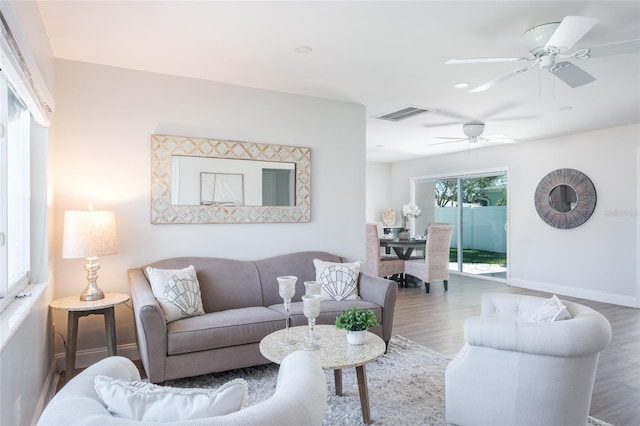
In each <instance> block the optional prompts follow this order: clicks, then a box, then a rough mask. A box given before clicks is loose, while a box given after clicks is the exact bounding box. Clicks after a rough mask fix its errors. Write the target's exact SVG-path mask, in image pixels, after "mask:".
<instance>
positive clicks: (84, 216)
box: [62, 210, 118, 259]
mask: <svg viewBox="0 0 640 426" xmlns="http://www.w3.org/2000/svg"><path fill="white" fill-rule="evenodd" d="M117 245H118V238H117V236H116V216H115V214H114V212H112V211H93V210H67V211H65V212H64V234H63V237H62V257H63V258H67V259H77V258H82V257H84V258H87V257H98V256H106V255H109V254H115V253H117V252H118V249H117Z"/></svg>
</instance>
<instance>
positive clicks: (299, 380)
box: [38, 351, 327, 426]
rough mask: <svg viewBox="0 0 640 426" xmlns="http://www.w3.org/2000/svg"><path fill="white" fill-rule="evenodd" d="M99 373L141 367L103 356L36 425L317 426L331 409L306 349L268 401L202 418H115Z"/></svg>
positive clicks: (285, 364)
mask: <svg viewBox="0 0 640 426" xmlns="http://www.w3.org/2000/svg"><path fill="white" fill-rule="evenodd" d="M98 375H103V376H107V377H112V378H114V379H121V380H125V381H138V380H140V374H139V372H138V369H137V368H136V366H135V365H134V364H133V363H132V362H131V361H129V360H128V359H127V358H123V357H119V356H112V357H109V358H105V359H103V360H101V361H99V362H98V363H96V364H93V365H92V366H90V367H89V368H87V369H86V370H83V371H82V372H80V374H78V375H77V376H76V377H74V378H73V379H72V380H71V381H70V382H69V383H67V384H66V385H64V387H63V388H62V389H61V390H60V392H58V393H57V394H56V395H55V396H54V397H53V399H52V400H51V401H50V402H49V404H47V406H46V408H45V409H44V411H43V412H42V415H41V416H40V419H39V420H38V426H75V425H77V426H110V425H114V426H140V425H145V426H151V425H158V426H160V425H174V426H217V425H220V426H234V425H238V426H241V425H242V426H248V425H279V426H315V425H320V424H322V418H323V417H324V411H325V408H326V406H327V382H326V379H325V375H324V373H323V372H322V369H321V368H320V363H319V362H318V360H317V359H316V358H315V357H313V356H312V355H310V354H309V353H308V352H305V351H298V352H293V353H292V354H289V355H288V356H287V357H286V358H285V359H284V360H283V361H282V365H281V366H280V369H279V371H278V379H277V380H278V382H277V385H276V389H275V392H274V394H273V395H271V396H270V397H269V398H267V399H265V400H263V401H260V402H258V403H256V404H254V405H252V406H249V407H245V408H242V409H241V410H240V411H237V412H235V413H230V414H226V415H223V416H217V417H207V418H202V419H192V420H186V419H185V420H182V421H174V422H166V423H164V422H163V423H155V422H153V423H150V422H142V421H136V420H129V419H124V418H119V417H113V416H112V415H111V413H109V411H108V410H107V408H106V407H105V405H104V404H103V402H102V400H101V399H100V397H99V396H98V394H97V393H96V390H95V387H94V380H95V377H96V376H98ZM248 391H249V392H252V389H249V390H248ZM166 409H167V410H171V409H172V407H171V406H167V407H166Z"/></svg>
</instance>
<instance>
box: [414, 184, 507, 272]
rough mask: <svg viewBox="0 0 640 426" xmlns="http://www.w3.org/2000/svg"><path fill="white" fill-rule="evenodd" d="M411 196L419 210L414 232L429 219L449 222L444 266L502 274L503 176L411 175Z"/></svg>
mask: <svg viewBox="0 0 640 426" xmlns="http://www.w3.org/2000/svg"><path fill="white" fill-rule="evenodd" d="M415 198H416V203H417V204H418V205H419V206H433V209H431V208H429V207H427V208H424V209H423V215H422V216H420V217H418V218H416V220H415V226H416V231H417V230H419V229H422V228H424V229H426V226H427V225H428V223H430V222H445V223H451V224H453V225H454V232H453V237H452V241H451V253H450V258H449V260H450V263H449V267H450V269H451V270H453V271H458V272H463V273H467V274H473V275H478V276H484V277H492V278H499V279H506V277H507V175H506V174H505V173H496V174H488V175H474V176H460V177H447V178H446V179H437V178H436V179H425V180H416V182H415Z"/></svg>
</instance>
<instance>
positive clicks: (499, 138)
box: [482, 135, 516, 143]
mask: <svg viewBox="0 0 640 426" xmlns="http://www.w3.org/2000/svg"><path fill="white" fill-rule="evenodd" d="M482 139H483V140H486V141H489V142H496V143H515V142H516V140H515V139H513V138H510V137H509V136H505V135H487V136H483V137H482Z"/></svg>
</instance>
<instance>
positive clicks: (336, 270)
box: [313, 259, 362, 300]
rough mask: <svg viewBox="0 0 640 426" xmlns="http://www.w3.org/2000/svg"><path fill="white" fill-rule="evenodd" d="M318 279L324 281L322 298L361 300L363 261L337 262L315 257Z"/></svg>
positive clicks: (314, 262)
mask: <svg viewBox="0 0 640 426" xmlns="http://www.w3.org/2000/svg"><path fill="white" fill-rule="evenodd" d="M313 264H314V266H315V267H316V281H319V282H321V283H322V291H321V296H322V300H359V299H360V297H359V296H358V274H359V273H360V268H362V262H360V261H357V262H352V263H336V262H325V261H323V260H320V259H313Z"/></svg>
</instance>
